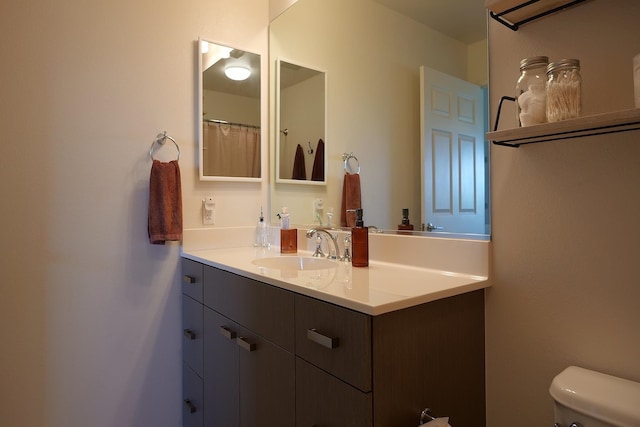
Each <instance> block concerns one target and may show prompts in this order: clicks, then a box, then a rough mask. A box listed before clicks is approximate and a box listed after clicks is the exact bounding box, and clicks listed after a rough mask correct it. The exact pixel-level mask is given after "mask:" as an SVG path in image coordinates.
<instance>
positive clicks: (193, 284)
mask: <svg viewBox="0 0 640 427" xmlns="http://www.w3.org/2000/svg"><path fill="white" fill-rule="evenodd" d="M203 268H204V266H203V265H202V264H200V263H199V262H196V261H192V260H190V259H186V258H182V293H183V294H185V295H189V296H190V297H191V298H193V299H195V300H196V301H200V302H202V283H203V280H202V279H203Z"/></svg>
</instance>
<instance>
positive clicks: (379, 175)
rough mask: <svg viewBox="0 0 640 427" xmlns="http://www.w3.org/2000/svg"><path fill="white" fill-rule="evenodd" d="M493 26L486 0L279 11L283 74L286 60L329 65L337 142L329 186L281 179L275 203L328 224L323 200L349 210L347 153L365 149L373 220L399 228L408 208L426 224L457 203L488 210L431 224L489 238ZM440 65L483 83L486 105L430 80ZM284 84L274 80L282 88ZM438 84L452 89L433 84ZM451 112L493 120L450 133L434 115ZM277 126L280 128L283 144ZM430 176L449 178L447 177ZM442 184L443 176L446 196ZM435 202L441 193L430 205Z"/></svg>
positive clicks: (297, 6) (324, 1) (276, 43)
mask: <svg viewBox="0 0 640 427" xmlns="http://www.w3.org/2000/svg"><path fill="white" fill-rule="evenodd" d="M486 25H487V15H486V10H485V8H484V4H483V2H482V1H478V0H459V1H455V2H453V1H451V2H442V1H436V0H348V1H344V0H298V1H296V2H295V3H293V4H292V5H291V6H290V7H289V8H287V10H285V11H284V12H283V13H281V14H280V15H278V16H277V17H276V18H275V19H274V20H273V21H272V23H271V26H270V38H269V57H270V58H269V67H270V69H271V71H272V74H271V75H272V76H274V75H277V73H276V62H277V58H287V60H290V61H292V62H293V63H297V64H314V67H316V68H318V69H321V70H324V71H325V72H326V74H327V75H328V76H329V77H330V85H327V87H326V102H327V105H326V139H327V140H328V141H330V144H328V145H327V147H326V152H325V157H326V159H327V165H326V170H325V175H326V180H327V185H326V186H323V187H309V186H298V187H295V188H294V187H293V186H282V185H278V183H277V182H275V180H274V182H272V183H271V207H272V209H273V210H274V212H275V211H277V209H278V208H279V207H280V206H288V207H289V210H290V212H291V216H292V221H293V222H295V223H297V224H304V225H318V219H317V217H316V216H315V215H314V214H315V213H316V212H315V211H314V210H313V206H314V203H315V201H316V200H318V199H321V200H322V201H323V206H324V212H325V213H329V212H332V213H333V214H334V215H335V216H336V217H337V216H338V211H339V209H340V207H341V198H342V194H343V182H344V181H345V179H344V177H345V173H346V171H345V169H346V166H345V163H344V157H343V156H344V155H345V154H353V156H354V157H355V158H356V159H357V161H356V162H355V164H352V165H351V166H354V167H355V166H357V167H359V170H360V183H361V194H362V207H363V209H364V217H365V223H366V224H368V225H372V226H376V227H378V228H379V229H381V230H395V229H396V228H397V226H398V224H400V222H401V220H402V210H403V209H404V208H408V209H409V220H410V222H411V223H412V224H413V225H414V227H415V229H416V230H420V229H421V228H422V224H425V225H426V224H429V223H432V224H433V225H435V226H438V225H440V219H442V218H444V217H446V216H450V215H451V212H452V211H456V212H457V213H459V214H461V215H460V217H461V219H463V220H464V218H463V217H464V216H465V215H469V216H471V215H472V214H474V213H478V214H481V215H482V219H481V224H480V225H479V226H478V227H475V228H474V229H472V230H470V229H469V228H457V227H456V226H454V225H451V224H449V223H446V224H447V225H446V226H445V227H443V229H434V230H433V231H431V232H430V233H439V235H440V236H444V237H446V236H448V235H452V236H455V237H457V236H459V235H460V234H461V233H464V234H465V236H467V235H468V236H469V237H471V235H474V237H476V236H477V237H479V238H488V236H489V234H490V215H489V212H490V209H489V206H490V203H489V192H488V186H489V180H488V179H487V176H488V156H489V153H488V148H487V144H486V141H485V140H484V131H485V130H486V127H487V123H488V119H487V117H486V114H485V113H483V112H482V110H483V109H485V110H486V105H487V103H488V102H487V99H486V98H487V84H488V81H489V79H488V66H487V57H488V56H487V40H486V37H487V35H486ZM421 70H422V75H421ZM431 71H433V73H432V72H431ZM439 73H442V74H444V75H445V76H446V77H452V78H454V79H455V81H456V82H457V81H461V82H467V83H470V84H472V85H474V87H475V88H479V92H478V91H475V90H474V91H473V93H474V97H475V96H476V95H478V93H479V98H473V99H474V101H473V102H474V103H477V104H474V103H470V102H469V101H470V99H471V98H468V97H466V95H464V96H462V97H458V94H457V92H455V89H451V88H448V87H444V86H443V87H440V86H438V85H439V84H440V83H438V82H436V83H435V85H436V86H429V85H431V83H430V82H431V81H432V80H431V78H432V77H433V74H436V75H437V74H439ZM275 83H276V82H275V81H274V80H271V82H270V96H273V97H274V98H275V93H274V90H275V89H273V88H275V86H276V84H275ZM447 84H448V83H447ZM434 87H437V88H441V89H443V90H439V91H438V90H431V89H432V88H434ZM430 88H431V89H430ZM270 107H271V108H275V103H274V102H272V103H270ZM445 110H447V111H448V112H449V113H450V114H451V115H452V116H456V117H458V118H460V119H461V121H463V122H465V123H466V124H469V121H482V123H481V125H482V126H481V130H480V131H479V133H478V134H475V135H473V136H471V135H467V134H466V132H467V131H466V130H461V131H456V132H453V133H452V132H450V133H449V134H448V136H446V137H443V135H445V134H444V133H438V131H439V130H440V129H439V128H438V125H437V124H436V125H435V127H436V128H435V129H433V125H434V123H433V122H429V120H432V118H429V117H428V114H427V113H428V112H429V111H431V112H433V111H436V112H442V111H445ZM275 116H277V113H276V112H275V111H274V112H273V114H272V115H271V117H272V120H273V121H272V122H271V125H272V126H273V128H274V129H276V128H278V126H279V124H277V123H275ZM278 131H279V130H278ZM275 133H276V131H275V130H274V131H273V132H272V134H271V135H270V137H271V139H270V140H271V142H272V144H271V149H272V150H275V148H273V146H274V145H275V141H276V135H275ZM476 148H477V149H476ZM272 158H274V156H272ZM459 159H462V160H463V161H462V162H459V161H458V160H459ZM454 163H455V164H454ZM456 165H458V166H460V167H459V168H458V169H455V167H457V166H456ZM462 165H469V167H471V168H472V169H466V168H462ZM429 176H431V177H432V178H433V177H436V178H438V179H437V180H435V181H436V184H434V180H431V181H429V180H428V177H429ZM461 177H462V178H461ZM463 180H467V181H469V182H473V183H475V184H477V185H475V186H474V187H471V186H470V185H468V184H469V182H467V181H465V182H463ZM462 184H465V185H462ZM434 185H441V186H442V187H439V188H440V191H439V192H438V193H437V194H436V193H435V192H434V188H435V187H433V186H434ZM447 185H448V187H447ZM460 195H462V196H464V197H462V198H460V197H457V196H460ZM425 200H430V201H431V202H435V203H432V208H430V209H431V210H430V211H429V212H427V209H428V206H427V203H426V202H425ZM470 200H471V201H472V202H473V206H470V205H469V204H468V203H469V201H470ZM443 203H444V205H443ZM443 206H444V208H443ZM475 222H476V223H478V221H477V218H476V219H475ZM334 223H335V221H334ZM442 224H444V222H442ZM323 225H326V221H325V222H324V223H323ZM428 233H429V232H426V231H425V232H424V234H428ZM416 234H419V233H416Z"/></svg>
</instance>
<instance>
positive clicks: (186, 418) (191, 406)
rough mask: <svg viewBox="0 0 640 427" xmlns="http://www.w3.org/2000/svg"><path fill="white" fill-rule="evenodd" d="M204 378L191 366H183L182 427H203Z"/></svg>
mask: <svg viewBox="0 0 640 427" xmlns="http://www.w3.org/2000/svg"><path fill="white" fill-rule="evenodd" d="M203 414H204V412H203V398H202V378H200V377H199V376H198V375H197V374H196V373H195V372H194V371H193V370H192V369H191V368H190V367H189V366H187V365H186V364H183V365H182V425H183V426H184V427H202V426H203Z"/></svg>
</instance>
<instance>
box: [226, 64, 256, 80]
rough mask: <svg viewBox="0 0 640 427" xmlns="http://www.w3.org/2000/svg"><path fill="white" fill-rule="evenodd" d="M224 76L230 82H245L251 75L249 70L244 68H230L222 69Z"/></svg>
mask: <svg viewBox="0 0 640 427" xmlns="http://www.w3.org/2000/svg"><path fill="white" fill-rule="evenodd" d="M224 74H225V75H226V76H227V77H228V78H230V79H231V80H238V81H240V80H246V79H248V78H249V76H250V75H251V70H249V69H248V68H246V67H239V66H232V67H227V68H225V69H224Z"/></svg>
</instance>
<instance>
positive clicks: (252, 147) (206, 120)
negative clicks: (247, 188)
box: [198, 39, 262, 181]
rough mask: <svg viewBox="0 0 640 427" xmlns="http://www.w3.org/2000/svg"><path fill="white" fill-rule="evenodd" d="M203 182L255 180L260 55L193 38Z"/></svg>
mask: <svg viewBox="0 0 640 427" xmlns="http://www.w3.org/2000/svg"><path fill="white" fill-rule="evenodd" d="M198 64H199V67H198V70H199V85H198V86H199V91H198V94H199V97H198V98H199V99H200V100H201V103H200V108H201V110H200V112H199V114H198V128H199V137H198V140H199V154H200V156H199V170H200V179H201V180H203V181H260V180H261V179H262V170H261V169H262V168H261V151H262V150H261V140H262V136H261V130H260V125H261V117H262V115H261V105H262V104H261V100H260V94H261V90H260V81H261V79H260V55H257V54H255V53H250V52H246V51H244V50H240V49H235V48H233V47H230V46H223V45H220V44H216V43H212V42H209V41H206V40H202V39H200V40H198Z"/></svg>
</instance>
